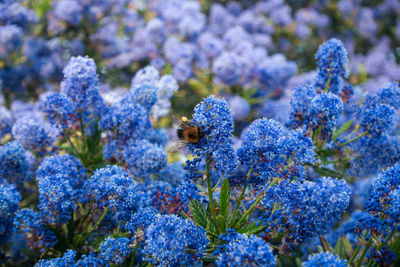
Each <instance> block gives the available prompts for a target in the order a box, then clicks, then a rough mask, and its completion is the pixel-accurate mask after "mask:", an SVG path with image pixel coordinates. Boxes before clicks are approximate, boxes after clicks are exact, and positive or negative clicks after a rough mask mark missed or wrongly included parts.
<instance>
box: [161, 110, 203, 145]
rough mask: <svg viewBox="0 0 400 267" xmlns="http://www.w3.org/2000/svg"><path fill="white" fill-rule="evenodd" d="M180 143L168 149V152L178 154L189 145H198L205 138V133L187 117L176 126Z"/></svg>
mask: <svg viewBox="0 0 400 267" xmlns="http://www.w3.org/2000/svg"><path fill="white" fill-rule="evenodd" d="M176 128H177V131H176V134H177V136H178V139H179V141H178V142H174V143H172V144H170V145H169V146H168V147H167V151H168V152H176V151H178V150H179V149H181V148H182V147H183V146H185V145H186V144H188V143H191V144H198V143H199V142H200V140H201V138H203V137H204V135H205V133H204V131H203V130H202V129H201V128H199V127H198V126H196V125H194V123H193V122H192V121H190V120H188V118H186V117H182V118H181V119H180V121H179V123H178V124H177V126H176Z"/></svg>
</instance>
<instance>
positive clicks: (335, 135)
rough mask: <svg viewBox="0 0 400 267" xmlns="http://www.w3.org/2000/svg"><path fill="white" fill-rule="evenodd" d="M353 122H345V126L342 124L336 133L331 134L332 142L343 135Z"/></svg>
mask: <svg viewBox="0 0 400 267" xmlns="http://www.w3.org/2000/svg"><path fill="white" fill-rule="evenodd" d="M353 122H354V121H353V120H349V121H348V122H346V123H345V124H343V125H342V126H340V128H339V129H337V130H336V131H334V132H333V134H332V139H333V141H335V140H336V139H337V138H338V137H339V136H340V135H341V134H342V133H344V132H345V131H347V130H348V129H349V128H350V127H351V125H352V124H353Z"/></svg>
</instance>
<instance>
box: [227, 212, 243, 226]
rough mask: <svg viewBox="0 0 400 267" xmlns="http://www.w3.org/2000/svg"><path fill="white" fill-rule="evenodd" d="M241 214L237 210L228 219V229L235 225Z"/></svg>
mask: <svg viewBox="0 0 400 267" xmlns="http://www.w3.org/2000/svg"><path fill="white" fill-rule="evenodd" d="M242 215H243V213H242V212H241V211H240V210H239V209H238V210H237V211H236V213H234V214H232V217H231V218H230V221H229V223H228V227H232V226H233V225H235V224H236V223H237V222H238V221H239V220H240V218H242Z"/></svg>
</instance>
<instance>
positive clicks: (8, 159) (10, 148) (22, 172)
mask: <svg viewBox="0 0 400 267" xmlns="http://www.w3.org/2000/svg"><path fill="white" fill-rule="evenodd" d="M0 178H3V179H5V180H7V181H8V182H10V183H14V184H18V185H22V184H23V183H24V182H25V181H29V180H30V179H31V178H32V168H31V164H30V162H29V160H28V157H27V152H26V151H25V150H24V149H23V148H22V147H21V145H20V144H18V143H17V142H11V143H7V144H5V145H3V146H1V147H0Z"/></svg>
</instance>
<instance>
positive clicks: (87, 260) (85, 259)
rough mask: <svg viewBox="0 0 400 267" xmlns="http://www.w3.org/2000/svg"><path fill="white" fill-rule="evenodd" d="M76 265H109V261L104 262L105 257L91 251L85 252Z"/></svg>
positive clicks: (97, 266) (77, 266)
mask: <svg viewBox="0 0 400 267" xmlns="http://www.w3.org/2000/svg"><path fill="white" fill-rule="evenodd" d="M75 266H76V267H87V266H92V267H100V266H107V263H106V262H104V260H103V259H101V258H99V257H97V255H96V254H95V253H93V252H91V253H89V254H88V255H85V254H83V255H82V256H81V258H80V259H79V260H78V261H77V262H76V264H75Z"/></svg>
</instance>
